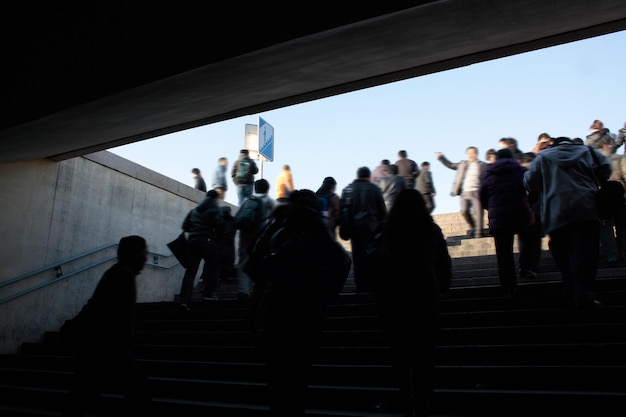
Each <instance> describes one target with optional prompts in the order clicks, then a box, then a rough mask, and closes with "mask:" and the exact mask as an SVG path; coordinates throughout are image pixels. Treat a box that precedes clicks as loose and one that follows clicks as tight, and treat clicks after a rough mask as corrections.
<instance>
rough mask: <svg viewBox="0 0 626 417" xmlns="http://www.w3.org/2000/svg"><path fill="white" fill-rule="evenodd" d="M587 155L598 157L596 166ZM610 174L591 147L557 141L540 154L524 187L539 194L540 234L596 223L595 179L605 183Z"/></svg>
mask: <svg viewBox="0 0 626 417" xmlns="http://www.w3.org/2000/svg"><path fill="white" fill-rule="evenodd" d="M590 152H595V153H596V154H597V157H598V160H599V161H600V165H599V166H598V165H596V164H595V163H594V161H593V157H592V156H591V153H590ZM610 175H611V162H610V161H609V160H608V159H607V158H606V157H605V156H604V155H602V153H600V151H598V150H597V149H595V148H593V147H592V148H589V147H587V146H583V145H577V144H575V143H573V142H572V141H571V140H556V141H555V145H554V146H552V147H550V148H548V149H545V150H543V151H541V152H539V153H538V154H537V156H536V157H535V159H534V160H533V162H532V163H531V164H530V167H529V168H528V171H527V172H526V173H525V174H524V187H525V188H526V189H527V190H528V191H538V192H539V204H540V214H541V224H542V227H543V232H544V233H545V234H548V233H550V232H552V231H553V230H556V229H558V228H560V227H563V226H566V225H568V224H571V223H576V222H580V221H585V220H598V219H599V218H598V210H597V207H596V194H597V191H598V186H597V180H598V181H604V180H606V179H608V178H609V176H610ZM596 178H597V180H596ZM598 221H599V220H598Z"/></svg>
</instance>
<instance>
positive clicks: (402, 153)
mask: <svg viewBox="0 0 626 417" xmlns="http://www.w3.org/2000/svg"><path fill="white" fill-rule="evenodd" d="M408 156H409V154H408V153H407V151H405V150H404V149H402V150H401V151H398V158H400V159H404V158H406V157H408Z"/></svg>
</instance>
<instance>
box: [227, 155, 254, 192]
mask: <svg viewBox="0 0 626 417" xmlns="http://www.w3.org/2000/svg"><path fill="white" fill-rule="evenodd" d="M258 172H259V167H258V166H257V164H256V162H254V160H253V159H252V158H250V155H244V154H239V158H237V160H236V161H235V163H234V164H233V168H232V169H231V171H230V175H231V177H232V178H233V182H234V183H235V184H236V185H240V184H254V176H255V175H256V174H257V173H258Z"/></svg>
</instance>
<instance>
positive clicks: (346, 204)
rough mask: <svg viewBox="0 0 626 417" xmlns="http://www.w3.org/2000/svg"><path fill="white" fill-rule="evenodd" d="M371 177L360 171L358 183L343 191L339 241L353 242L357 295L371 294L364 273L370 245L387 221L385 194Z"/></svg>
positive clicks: (357, 177) (357, 178) (361, 169)
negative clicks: (383, 223) (358, 293)
mask: <svg viewBox="0 0 626 417" xmlns="http://www.w3.org/2000/svg"><path fill="white" fill-rule="evenodd" d="M371 174H372V173H371V171H370V169H369V168H368V167H359V168H358V169H357V171H356V179H354V180H353V181H352V182H351V183H350V184H348V185H347V186H346V187H344V189H343V190H342V191H341V202H340V207H341V213H340V217H339V237H341V238H342V239H343V240H350V246H351V247H352V262H353V269H354V283H355V286H356V290H357V292H367V291H369V290H370V288H369V283H368V282H367V279H366V277H365V270H364V264H365V262H364V260H365V252H366V250H367V243H368V242H369V241H370V239H371V238H372V237H373V236H374V231H375V230H376V227H377V226H378V224H379V223H380V222H382V221H383V220H385V217H387V207H386V206H385V198H384V196H383V192H382V191H381V189H380V187H379V186H377V185H376V184H372V183H371V182H370V176H371Z"/></svg>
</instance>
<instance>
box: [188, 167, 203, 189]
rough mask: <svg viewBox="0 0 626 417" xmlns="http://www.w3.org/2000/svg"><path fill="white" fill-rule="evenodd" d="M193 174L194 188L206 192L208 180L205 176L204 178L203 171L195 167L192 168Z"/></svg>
mask: <svg viewBox="0 0 626 417" xmlns="http://www.w3.org/2000/svg"><path fill="white" fill-rule="evenodd" d="M191 176H192V178H193V182H194V184H193V188H195V189H196V190H200V191H202V192H205V193H206V182H205V181H204V178H202V173H201V172H200V169H199V168H193V169H192V170H191Z"/></svg>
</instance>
